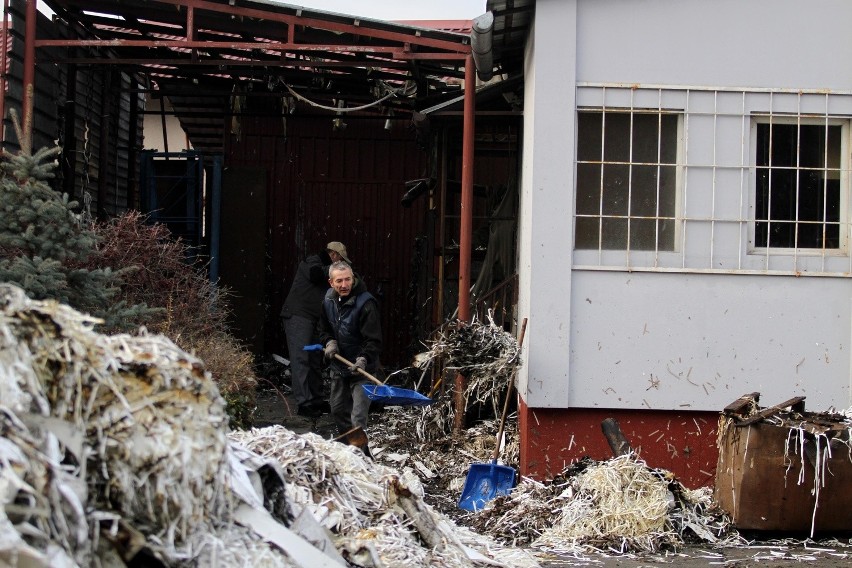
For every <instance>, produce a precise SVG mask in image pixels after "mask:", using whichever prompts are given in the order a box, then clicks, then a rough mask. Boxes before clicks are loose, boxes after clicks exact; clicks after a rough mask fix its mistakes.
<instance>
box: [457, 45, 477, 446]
mask: <svg viewBox="0 0 852 568" xmlns="http://www.w3.org/2000/svg"><path fill="white" fill-rule="evenodd" d="M475 96H476V78H475V77H474V65H473V56H472V55H468V56H467V59H465V65H464V127H463V129H462V187H461V189H462V195H461V210H460V213H461V221H460V225H461V227H460V230H459V233H460V234H459V308H458V319H459V321H462V322H467V321H470V257H471V244H472V241H473V137H474V113H475V111H476V105H475ZM466 386H467V378H466V377H465V376H464V375H462V374H461V373H457V374H456V379H455V384H454V387H455V388H454V389H453V395H454V399H453V405H454V408H455V417H454V418H453V432H454V433H456V434H461V432H462V431H463V430H464V418H465V412H464V411H465V407H466V406H467V404H466V401H465V396H464V393H465V389H466Z"/></svg>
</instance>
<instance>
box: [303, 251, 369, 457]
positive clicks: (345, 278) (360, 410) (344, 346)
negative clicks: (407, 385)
mask: <svg viewBox="0 0 852 568" xmlns="http://www.w3.org/2000/svg"><path fill="white" fill-rule="evenodd" d="M328 274H329V279H328V283H329V284H330V285H331V288H330V289H329V290H328V292H326V294H325V299H323V302H322V314H321V315H320V318H319V324H318V328H317V330H318V333H319V340H320V343H321V344H322V345H323V346H324V351H323V353H324V355H325V358H326V359H327V360H328V361H329V362H330V365H331V371H332V383H331V396H330V398H329V402H330V403H331V416H332V418H333V419H334V423H335V425H336V426H337V430H338V432H339V433H340V434H343V433H345V432H347V431H349V430H351V429H352V428H354V427H356V426H360V427H362V428H366V426H367V416H368V413H369V411H370V399H369V398H367V394H366V393H365V392H364V389H363V388H361V385H362V384H364V383H366V382H367V379H365V378H364V377H363V376H362V375H360V374H359V373H358V368H361V369H363V370H365V371H367V372H369V373H373V374H375V372H376V370H377V369H378V368H379V355H380V353H381V350H382V327H381V318H380V314H379V306H378V303H377V302H376V299H375V298H374V297H373V295H372V294H370V293H369V292H368V291H367V287H366V285H364V282H363V281H361V280H360V279H358V278H357V277H356V276H355V274H354V273H353V272H352V268H351V267H350V266H349V264H347V263H345V262H335V263H334V264H332V265H331V267H330V268H329V270H328ZM335 354H340V355H342V356H343V358H345V359H347V360H348V361H349V362H350V363H352V366H347V365H345V364H343V363H341V362H340V361H338V360H337V359H336V358H335V357H334V355H335ZM365 451H368V450H366V449H365ZM368 455H369V454H368Z"/></svg>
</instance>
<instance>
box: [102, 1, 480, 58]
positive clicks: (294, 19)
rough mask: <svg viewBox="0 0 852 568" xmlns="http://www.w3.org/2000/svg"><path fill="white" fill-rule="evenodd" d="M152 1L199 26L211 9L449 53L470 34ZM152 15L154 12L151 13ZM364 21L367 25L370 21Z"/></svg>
mask: <svg viewBox="0 0 852 568" xmlns="http://www.w3.org/2000/svg"><path fill="white" fill-rule="evenodd" d="M155 4H163V5H167V6H169V5H170V6H175V7H176V8H177V9H178V10H182V9H186V10H189V9H194V10H195V11H196V14H195V16H194V17H193V19H194V20H195V21H196V22H198V25H199V26H200V25H202V23H201V22H199V20H201V19H202V18H203V16H204V14H203V13H204V12H210V13H211V14H216V15H217V16H226V17H228V18H232V17H237V18H249V19H253V20H258V21H263V22H275V23H281V24H286V25H289V26H297V25H298V26H304V27H307V28H317V29H322V30H326V31H330V32H335V33H341V32H342V33H351V34H354V35H357V36H361V37H368V38H374V39H383V40H389V41H396V42H400V43H408V44H413V45H417V46H422V47H432V48H437V49H445V50H447V51H449V52H456V53H462V54H467V53H470V39H469V37H468V36H466V35H463V34H457V33H454V32H441V31H435V30H425V29H424V30H422V31H421V30H417V29H416V28H415V29H413V30H412V33H405V32H399V31H392V30H388V29H381V28H377V27H370V26H369V25H363V24H364V23H365V21H364V19H362V18H357V17H352V18H348V17H347V18H346V20H347V21H346V22H338V21H332V20H325V19H321V18H314V17H309V16H303V15H301V13H302V10H301V9H299V10H297V12H296V14H295V15H291V14H286V13H283V12H281V11H279V10H282V9H284V8H285V7H284V6H274V5H266V6H264V7H263V8H251V7H246V6H231V5H227V4H218V3H213V2H208V1H206V0H149V2H148V5H149V6H150V7H151V8H153V6H151V5H155ZM100 6H102V7H100ZM118 8H119V6H117V5H116V3H115V2H107V3H101V4H100V5H92V6H87V7H86V9H87V10H90V11H94V12H97V11H98V10H99V9H100V10H104V11H105V12H106V13H115V12H120V10H119V9H118ZM153 15H155V14H152V16H153ZM337 17H338V18H340V19H343V18H344V17H345V16H344V15H343V14H340V15H339V16H337ZM367 23H368V24H369V23H371V22H367ZM376 23H379V24H381V23H382V22H378V21H377V22H376ZM204 25H210V24H209V23H208V22H205V23H204ZM392 25H393V24H390V25H389V26H388V27H391V26H392ZM424 33H425V34H428V36H426V35H424ZM429 36H432V37H429ZM434 36H438V37H434Z"/></svg>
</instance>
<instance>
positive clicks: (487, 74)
mask: <svg viewBox="0 0 852 568" xmlns="http://www.w3.org/2000/svg"><path fill="white" fill-rule="evenodd" d="M493 31H494V13H493V12H485V13H484V14H482V15H481V16H479V17H477V18H475V19H474V20H473V23H472V25H471V27H470V48H471V51H472V52H473V62H474V63H475V64H476V74H477V75H478V76H479V80H480V81H482V82H483V83H486V82H488V81H490V80H491V77H493V76H494V56H493V54H492V52H491V35H492V32H493Z"/></svg>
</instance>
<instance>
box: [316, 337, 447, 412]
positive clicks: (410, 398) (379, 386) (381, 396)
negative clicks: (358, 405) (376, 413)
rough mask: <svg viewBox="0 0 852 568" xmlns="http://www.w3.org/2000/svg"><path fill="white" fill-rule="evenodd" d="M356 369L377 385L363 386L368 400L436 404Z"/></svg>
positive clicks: (395, 404) (423, 404)
mask: <svg viewBox="0 0 852 568" xmlns="http://www.w3.org/2000/svg"><path fill="white" fill-rule="evenodd" d="M302 349H303V350H305V351H322V345H320V344H319V343H315V344H313V345H305V346H304V347H303V348H302ZM334 358H335V359H337V360H338V361H340V362H341V363H343V364H344V365H346V366H347V367H350V368H351V367H353V366H354V365H353V364H352V362H351V361H349V360H348V359H345V358H344V357H343V356H341V355H340V354H338V353H335V354H334ZM355 368H356V369H357V371H358V373H360V374H361V375H363V376H364V377H365V378H367V379H369V380H370V381H372V382H373V383H375V385H361V388H363V389H364V392H365V393H366V394H367V398H369V399H370V400H372V401H375V402H380V403H382V404H386V405H388V406H428V405H430V404H432V403H433V402H435V401H434V400H432V399H431V398H429V397H428V396H423V395H422V394H420V393H419V392H417V391H414V390H409V389H403V388H399V387H389V386H387V385H385V384H384V383H383V382H382V381H380V380H379V379H377V378H376V377H374V376H373V375H371V374H370V373H368V372H367V371H365V370H364V369H362V368H360V367H355Z"/></svg>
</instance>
